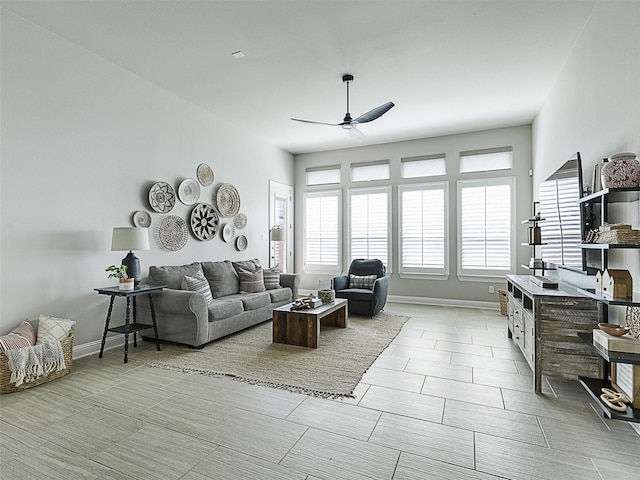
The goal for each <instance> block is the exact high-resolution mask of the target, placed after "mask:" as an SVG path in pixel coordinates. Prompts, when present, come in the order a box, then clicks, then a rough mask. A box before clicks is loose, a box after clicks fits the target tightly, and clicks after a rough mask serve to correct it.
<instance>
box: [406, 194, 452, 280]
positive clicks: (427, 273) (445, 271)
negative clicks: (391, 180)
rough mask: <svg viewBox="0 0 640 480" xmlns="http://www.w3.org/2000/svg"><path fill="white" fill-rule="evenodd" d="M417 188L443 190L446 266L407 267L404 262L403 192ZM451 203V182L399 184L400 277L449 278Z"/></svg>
mask: <svg viewBox="0 0 640 480" xmlns="http://www.w3.org/2000/svg"><path fill="white" fill-rule="evenodd" d="M415 190H419V191H422V190H443V198H444V212H443V213H444V254H443V255H444V267H443V268H437V269H435V268H421V267H420V268H405V267H404V266H403V264H402V254H403V245H402V237H403V230H402V224H403V222H402V218H403V217H402V213H403V212H402V194H403V192H405V191H415ZM450 208H451V207H450V205H449V182H447V181H445V182H428V183H407V184H401V185H398V275H399V276H400V278H415V279H425V278H427V277H428V279H429V280H447V279H448V278H449V275H450V261H449V241H450V234H449V217H450Z"/></svg>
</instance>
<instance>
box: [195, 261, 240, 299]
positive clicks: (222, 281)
mask: <svg viewBox="0 0 640 480" xmlns="http://www.w3.org/2000/svg"><path fill="white" fill-rule="evenodd" d="M202 270H203V271H204V276H205V277H206V278H207V280H208V281H209V286H210V287H211V294H212V295H213V298H220V297H226V296H227V295H234V294H236V293H240V281H239V280H238V275H237V274H236V271H235V269H234V268H233V265H232V264H231V262H230V261H229V260H225V261H224V262H203V263H202Z"/></svg>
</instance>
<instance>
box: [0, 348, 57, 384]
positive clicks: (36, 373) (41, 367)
mask: <svg viewBox="0 0 640 480" xmlns="http://www.w3.org/2000/svg"><path fill="white" fill-rule="evenodd" d="M4 353H5V354H6V355H7V360H8V362H7V363H8V365H9V370H11V380H10V381H11V383H15V385H16V387H19V386H20V385H22V384H23V383H27V382H33V381H34V380H37V379H38V378H40V377H42V376H43V375H44V376H46V375H49V374H50V373H52V372H59V371H61V370H64V369H65V368H66V364H65V362H64V352H63V351H62V345H61V344H60V342H49V343H41V344H39V345H35V346H33V347H22V348H12V349H11V350H6V351H5V352H4Z"/></svg>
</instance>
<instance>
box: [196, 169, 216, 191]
mask: <svg viewBox="0 0 640 480" xmlns="http://www.w3.org/2000/svg"><path fill="white" fill-rule="evenodd" d="M196 177H198V181H199V182H200V183H201V184H202V186H203V187H208V186H209V185H211V184H212V183H213V178H214V175H213V170H211V167H210V166H209V165H207V164H206V163H201V164H200V165H198V168H197V170H196Z"/></svg>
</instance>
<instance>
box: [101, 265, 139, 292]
mask: <svg viewBox="0 0 640 480" xmlns="http://www.w3.org/2000/svg"><path fill="white" fill-rule="evenodd" d="M105 272H110V273H109V276H108V277H107V278H117V279H118V280H120V283H119V288H120V290H133V287H134V279H133V278H129V276H128V275H127V266H126V265H111V266H110V267H107V268H106V269H105Z"/></svg>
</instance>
